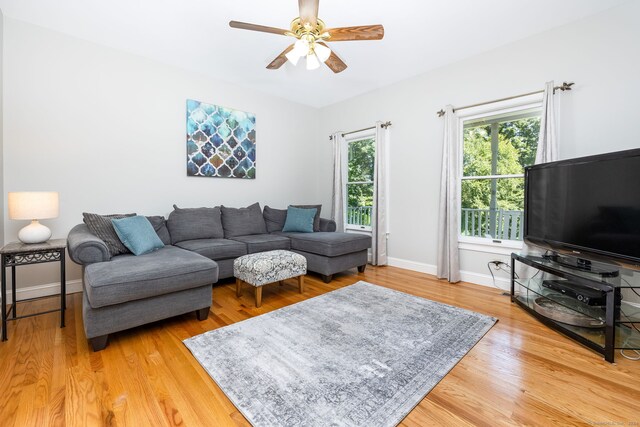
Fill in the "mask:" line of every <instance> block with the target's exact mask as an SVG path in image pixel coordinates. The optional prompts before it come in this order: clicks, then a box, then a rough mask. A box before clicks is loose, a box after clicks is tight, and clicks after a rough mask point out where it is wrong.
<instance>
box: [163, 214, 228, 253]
mask: <svg viewBox="0 0 640 427" xmlns="http://www.w3.org/2000/svg"><path fill="white" fill-rule="evenodd" d="M167 228H168V229H169V234H170V235H171V244H176V243H178V242H183V241H185V240H195V239H222V238H223V237H224V231H223V229H222V221H221V219H220V208H218V207H215V208H179V207H177V206H176V205H173V212H171V213H170V214H169V219H167Z"/></svg>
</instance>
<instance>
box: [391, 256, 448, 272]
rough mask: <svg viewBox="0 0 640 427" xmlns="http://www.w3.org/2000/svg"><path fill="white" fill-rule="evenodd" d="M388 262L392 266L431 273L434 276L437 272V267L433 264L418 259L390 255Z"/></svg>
mask: <svg viewBox="0 0 640 427" xmlns="http://www.w3.org/2000/svg"><path fill="white" fill-rule="evenodd" d="M387 262H388V263H389V265H390V266H391V267H398V268H404V269H405V270H412V271H417V272H419V273H426V274H431V275H433V276H435V275H436V273H437V267H436V266H435V265H432V264H425V263H422V262H417V261H410V260H408V259H402V258H392V257H388V258H387Z"/></svg>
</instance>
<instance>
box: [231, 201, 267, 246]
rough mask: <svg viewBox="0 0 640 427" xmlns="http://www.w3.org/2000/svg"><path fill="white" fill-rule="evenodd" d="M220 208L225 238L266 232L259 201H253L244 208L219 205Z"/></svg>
mask: <svg viewBox="0 0 640 427" xmlns="http://www.w3.org/2000/svg"><path fill="white" fill-rule="evenodd" d="M220 209H221V210H222V227H223V228H224V237H225V238H227V239H228V238H230V237H237V236H248V235H251V234H266V233H267V226H266V225H265V223H264V218H263V217H262V209H260V204H259V203H254V204H252V205H251V206H247V207H246V208H228V207H226V206H221V207H220Z"/></svg>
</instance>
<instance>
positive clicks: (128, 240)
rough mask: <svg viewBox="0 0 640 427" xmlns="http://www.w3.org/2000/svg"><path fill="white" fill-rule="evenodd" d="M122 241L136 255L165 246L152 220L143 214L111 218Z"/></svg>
mask: <svg viewBox="0 0 640 427" xmlns="http://www.w3.org/2000/svg"><path fill="white" fill-rule="evenodd" d="M111 223H112V224H113V228H114V229H115V230H116V234H117V235H118V237H119V238H120V241H121V242H122V243H123V244H124V245H125V246H126V247H127V248H128V249H129V250H130V251H131V252H133V254H134V255H136V256H139V255H144V254H148V253H151V252H153V251H157V250H158V249H160V248H163V247H164V243H162V240H160V237H158V235H157V234H156V230H154V229H153V226H152V225H151V222H149V220H148V219H147V218H146V217H144V216H141V215H136V216H131V217H128V218H114V219H112V220H111Z"/></svg>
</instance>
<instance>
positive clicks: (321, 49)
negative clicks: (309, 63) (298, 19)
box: [314, 43, 331, 62]
mask: <svg viewBox="0 0 640 427" xmlns="http://www.w3.org/2000/svg"><path fill="white" fill-rule="evenodd" d="M314 50H315V52H316V55H318V59H319V60H320V61H321V62H326V61H327V59H329V57H330V56H331V49H329V48H328V47H326V46H322V45H321V44H320V43H316V46H315V49H314Z"/></svg>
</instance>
